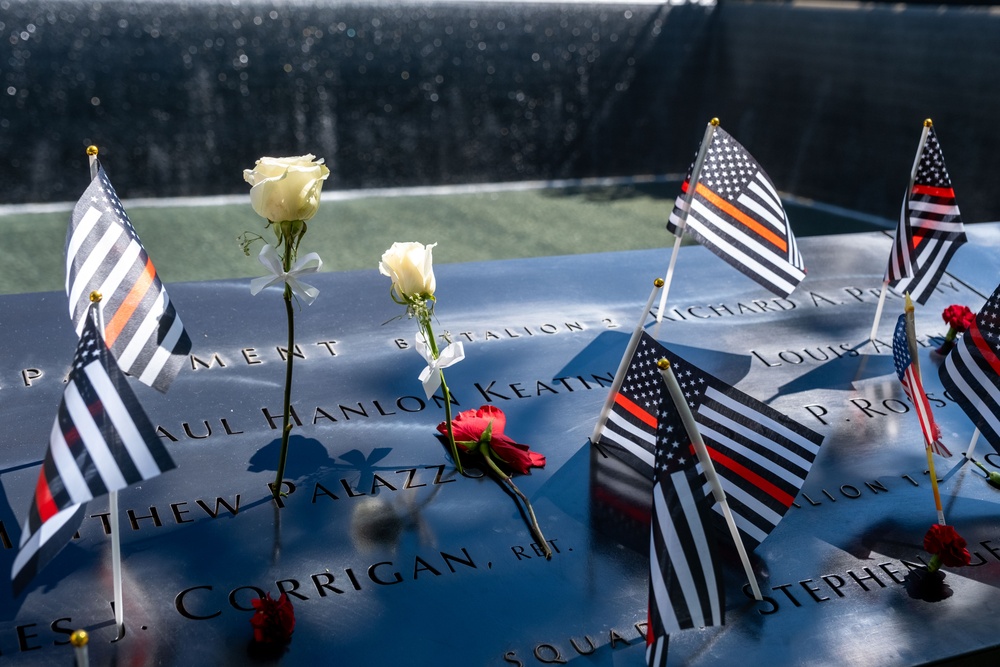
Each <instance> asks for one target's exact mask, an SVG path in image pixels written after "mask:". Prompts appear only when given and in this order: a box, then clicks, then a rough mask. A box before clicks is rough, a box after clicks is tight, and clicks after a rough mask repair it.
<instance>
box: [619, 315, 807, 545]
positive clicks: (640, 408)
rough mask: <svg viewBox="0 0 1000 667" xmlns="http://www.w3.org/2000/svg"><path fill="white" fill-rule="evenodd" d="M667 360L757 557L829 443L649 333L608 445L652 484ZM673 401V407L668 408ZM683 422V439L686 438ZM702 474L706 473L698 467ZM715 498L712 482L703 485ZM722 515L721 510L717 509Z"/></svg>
mask: <svg viewBox="0 0 1000 667" xmlns="http://www.w3.org/2000/svg"><path fill="white" fill-rule="evenodd" d="M663 357H666V358H667V359H668V360H670V363H671V364H672V365H673V368H674V372H675V374H676V376H677V381H678V382H679V383H680V385H681V389H683V391H684V395H685V396H686V397H687V399H688V403H689V404H690V406H691V411H692V412H693V413H694V417H695V421H696V422H697V423H698V428H699V430H700V431H701V435H702V437H703V439H704V440H705V444H706V445H707V446H708V450H709V454H710V456H711V458H712V461H713V463H714V464H715V468H716V472H718V474H719V477H720V479H721V482H722V488H723V490H724V491H725V492H726V496H727V498H728V500H729V506H730V509H731V510H732V512H733V516H734V518H735V520H736V525H737V527H738V528H739V530H740V533H741V534H742V536H743V541H744V544H746V545H747V548H748V549H750V550H752V549H754V548H756V547H757V545H759V544H760V543H761V542H762V541H763V540H764V538H765V537H767V536H768V534H770V532H771V531H772V530H773V529H774V527H775V526H776V525H778V522H779V521H780V520H781V518H782V517H783V516H784V514H785V512H787V511H788V508H789V507H790V506H791V504H792V502H793V501H794V500H795V496H796V495H798V492H799V489H801V488H802V484H803V483H804V482H805V478H806V475H807V474H808V472H809V469H810V468H811V467H812V464H813V461H814V460H815V459H816V455H817V454H818V453H819V447H820V445H821V444H822V441H823V436H821V435H820V434H819V433H816V432H815V431H813V430H812V429H810V428H808V427H806V426H803V425H802V424H799V423H798V422H796V421H795V420H793V419H790V418H788V417H786V416H785V415H783V414H781V413H780V412H778V411H777V410H775V409H773V408H771V407H770V406H768V405H766V404H764V403H762V402H760V401H758V400H757V399H755V398H752V397H751V396H748V395H746V394H744V393H743V392H741V391H739V390H738V389H736V388H735V387H732V386H730V385H728V384H726V383H725V382H723V381H722V380H719V379H718V378H716V377H713V376H712V375H709V374H708V373H706V372H704V371H702V370H701V369H699V368H697V367H696V366H694V365H692V364H689V363H688V362H686V361H684V360H683V359H681V358H680V357H678V356H676V355H674V354H673V353H672V352H670V351H668V350H667V349H666V348H665V347H663V346H662V345H660V344H659V343H658V342H656V341H655V340H654V339H653V338H652V337H651V336H649V335H648V334H646V333H643V334H642V337H641V338H640V341H639V345H638V346H637V347H636V352H635V354H634V355H633V357H632V360H631V361H630V363H629V367H628V370H627V371H626V374H625V377H624V379H623V381H622V386H621V389H620V390H619V392H618V394H617V395H616V396H615V400H614V404H613V406H612V409H611V412H610V415H609V416H608V422H607V425H606V427H605V430H604V434H603V436H602V438H601V445H602V446H605V445H608V447H607V449H608V451H609V452H610V453H612V454H615V455H616V456H619V457H620V458H622V459H623V460H626V461H627V462H629V463H630V464H631V465H633V466H634V467H636V468H638V469H641V470H643V471H645V473H646V474H647V475H649V476H650V477H652V475H653V467H654V465H655V460H654V452H655V451H656V428H657V423H658V419H657V417H656V406H658V405H659V402H660V399H661V395H662V391H663V388H662V386H661V385H662V384H663V383H662V378H661V377H660V371H659V369H658V368H657V367H656V362H657V361H658V360H659V359H661V358H663ZM668 402H669V401H668ZM679 419H680V418H679V416H678V417H677V420H678V421H677V424H678V426H677V427H676V429H677V430H676V431H675V432H677V433H680V434H682V433H684V430H683V427H682V426H679V424H680V421H679ZM698 471H699V473H702V470H701V466H700V464H699V466H698ZM704 486H705V489H706V493H707V494H710V493H711V491H710V490H709V486H708V482H707V481H705V482H704ZM715 511H716V512H719V513H721V512H722V510H721V508H720V507H716V508H715Z"/></svg>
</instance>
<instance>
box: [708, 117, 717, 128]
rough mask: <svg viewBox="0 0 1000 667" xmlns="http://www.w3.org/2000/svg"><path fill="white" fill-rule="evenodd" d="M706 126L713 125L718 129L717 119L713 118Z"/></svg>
mask: <svg viewBox="0 0 1000 667" xmlns="http://www.w3.org/2000/svg"><path fill="white" fill-rule="evenodd" d="M708 124H709V125H714V126H715V127H719V119H718V118H713V119H712V120H710V121H708Z"/></svg>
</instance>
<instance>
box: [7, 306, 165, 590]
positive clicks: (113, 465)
mask: <svg viewBox="0 0 1000 667" xmlns="http://www.w3.org/2000/svg"><path fill="white" fill-rule="evenodd" d="M173 467H174V462H173V460H172V459H171V458H170V454H169V453H168V452H167V450H166V448H164V446H163V443H162V442H161V441H160V438H159V436H158V435H157V434H156V430H155V429H154V427H153V425H152V423H150V421H149V419H148V418H147V417H146V413H145V412H143V410H142V407H141V406H140V405H139V402H138V401H137V400H136V398H135V395H134V394H133V393H132V390H131V389H130V388H129V386H128V381H127V380H126V378H125V375H124V374H123V373H122V372H121V370H119V368H118V365H117V364H116V363H115V360H114V357H112V356H111V354H110V353H109V352H108V348H107V346H105V344H104V342H103V341H102V340H101V337H100V334H99V333H98V329H97V324H96V323H95V322H94V318H93V316H92V315H89V314H88V315H87V317H86V318H85V320H84V328H83V334H82V336H81V337H80V342H79V343H78V344H77V348H76V354H75V356H74V358H73V366H72V369H71V370H70V376H69V380H68V381H67V385H66V390H65V391H64V393H63V399H62V402H61V403H60V404H59V411H58V413H57V415H56V419H55V423H54V424H53V425H52V432H51V434H50V435H49V449H48V451H47V452H46V454H45V460H44V461H43V462H42V470H41V472H40V474H39V476H38V483H37V485H36V487H35V493H34V496H33V497H32V501H31V507H30V508H29V510H28V518H27V519H26V520H25V523H24V529H23V530H22V532H21V541H20V546H19V551H18V554H17V556H16V558H15V559H14V566H13V568H12V570H11V580H12V582H13V587H14V595H15V596H16V595H18V594H19V593H20V592H21V590H23V589H24V587H25V586H26V585H27V584H28V582H29V581H30V580H31V578H32V577H33V576H34V575H35V573H36V572H38V571H39V570H41V569H42V567H44V566H45V564H46V563H47V562H48V561H49V560H51V559H52V558H53V557H54V556H55V555H56V554H57V553H58V552H59V550H60V549H62V547H63V546H64V545H65V544H66V541H68V540H69V538H70V537H72V535H73V533H74V532H76V527H77V526H79V519H80V518H81V517H82V511H83V509H84V505H85V503H86V502H87V501H89V500H91V499H93V498H96V497H98V496H101V495H104V494H106V493H109V492H111V491H117V490H119V489H123V488H125V487H127V486H129V485H131V484H135V483H137V482H140V481H142V480H145V479H150V478H151V477H155V476H156V475H159V474H160V473H161V472H163V471H165V470H169V469H171V468H173Z"/></svg>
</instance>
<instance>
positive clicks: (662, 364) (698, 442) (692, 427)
mask: <svg viewBox="0 0 1000 667" xmlns="http://www.w3.org/2000/svg"><path fill="white" fill-rule="evenodd" d="M656 365H657V367H658V368H659V369H660V375H662V376H663V382H664V383H666V385H667V391H669V392H670V398H671V399H672V400H673V402H674V407H675V408H677V412H678V413H679V414H680V417H681V421H682V422H683V423H684V428H685V429H686V430H687V433H688V436H689V437H690V438H691V444H692V445H694V450H695V453H696V454H697V455H698V461H699V462H700V463H701V467H702V469H703V470H704V471H705V479H707V480H708V483H709V485H710V486H711V487H712V495H713V496H715V500H716V501H718V503H719V505H720V506H721V507H722V515H723V516H724V517H725V518H726V525H727V526H729V533H730V534H731V535H732V536H733V542H734V543H735V544H736V551H737V552H739V555H740V560H741V561H742V562H743V569H744V570H745V571H746V575H747V580H748V581H749V582H750V589H751V590H752V591H753V596H754V599H756V600H763V599H764V596H763V595H762V594H761V592H760V586H758V585H757V577H756V575H754V571H753V567H752V566H751V565H750V556H748V555H747V550H746V547H745V546H744V545H743V538H741V537H740V531H739V529H738V528H737V527H736V520H735V519H734V518H733V513H732V511H731V510H730V509H729V502H728V501H727V500H726V492H725V490H723V488H722V482H720V481H719V476H718V474H717V473H716V472H715V466H714V465H713V464H712V458H711V457H710V456H709V454H708V447H706V446H705V441H704V440H703V439H702V437H701V431H699V430H698V424H697V423H696V422H695V420H694V415H693V414H691V408H690V407H688V403H687V399H686V398H684V392H683V391H682V390H681V386H680V384H679V383H678V382H677V377H676V376H675V375H674V369H673V368H671V367H670V361H668V360H667V359H660V360H659V361H658V362H657V363H656Z"/></svg>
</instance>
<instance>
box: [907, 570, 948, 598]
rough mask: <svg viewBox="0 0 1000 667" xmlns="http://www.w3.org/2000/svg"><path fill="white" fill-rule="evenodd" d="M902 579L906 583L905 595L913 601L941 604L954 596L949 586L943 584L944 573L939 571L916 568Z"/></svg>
mask: <svg viewBox="0 0 1000 667" xmlns="http://www.w3.org/2000/svg"><path fill="white" fill-rule="evenodd" d="M903 579H904V581H905V582H906V583H905V584H904V587H905V588H906V593H907V594H908V595H909V596H910V597H911V598H913V599H914V600H923V601H924V602H941V601H942V600H947V599H948V598H950V597H951V596H952V595H954V594H955V591H954V590H952V588H951V586H949V585H948V584H947V583H945V581H944V579H945V573H944V572H943V571H941V570H938V571H936V572H928V571H927V569H926V568H918V569H915V570H910V572H909V573H908V574H907V575H906V576H905V577H904V578H903Z"/></svg>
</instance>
